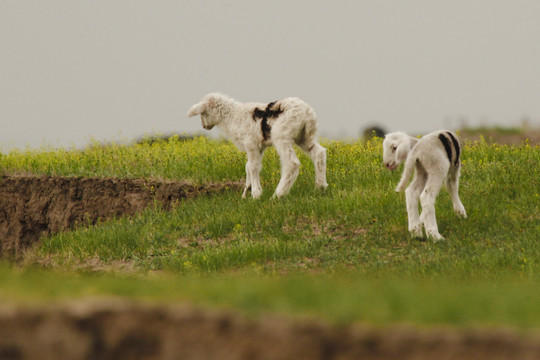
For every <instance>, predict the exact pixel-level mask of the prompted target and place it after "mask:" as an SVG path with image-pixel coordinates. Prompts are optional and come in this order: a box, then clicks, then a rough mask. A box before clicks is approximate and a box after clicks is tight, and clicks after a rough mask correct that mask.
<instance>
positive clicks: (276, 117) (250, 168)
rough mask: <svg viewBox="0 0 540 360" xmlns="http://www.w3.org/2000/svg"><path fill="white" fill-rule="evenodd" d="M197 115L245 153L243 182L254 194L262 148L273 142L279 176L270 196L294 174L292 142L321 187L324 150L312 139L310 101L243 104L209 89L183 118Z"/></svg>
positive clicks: (280, 191) (285, 190) (283, 188)
mask: <svg viewBox="0 0 540 360" xmlns="http://www.w3.org/2000/svg"><path fill="white" fill-rule="evenodd" d="M197 115H200V116H201V122H202V126H203V127H204V128H205V129H206V130H210V129H212V128H213V127H214V126H218V127H219V128H220V129H221V130H222V131H224V132H225V134H226V135H227V137H228V138H229V139H230V140H231V141H232V142H233V143H234V144H235V145H236V146H237V147H238V149H239V150H241V151H244V152H246V153H247V163H246V186H245V188H244V192H243V194H242V197H243V198H245V197H246V195H247V192H248V190H249V189H251V195H252V196H253V198H259V197H260V196H261V194H262V187H261V180H260V172H261V169H262V156H263V153H264V150H265V149H266V148H268V147H269V146H272V145H274V147H275V148H276V151H277V153H278V155H279V158H280V161H281V179H280V181H279V184H278V186H277V187H276V190H275V192H274V195H273V196H274V197H281V196H283V195H286V194H288V193H289V191H290V189H291V187H292V186H293V184H294V182H295V181H296V178H297V176H298V173H299V172H300V160H298V157H297V156H296V153H295V151H294V147H293V145H294V144H297V145H298V146H299V147H300V148H301V149H302V150H303V151H305V152H306V153H307V154H308V155H309V156H310V158H311V160H312V161H313V164H314V167H315V184H316V186H317V187H320V188H326V187H327V186H328V184H327V182H326V149H325V148H324V147H322V146H321V145H320V144H319V143H318V142H317V139H316V138H317V116H316V114H315V111H314V110H313V108H312V107H311V106H309V105H308V104H306V103H305V102H304V101H302V100H301V99H299V98H295V97H290V98H285V99H282V100H279V101H274V102H271V103H268V104H264V103H254V102H250V103H242V102H240V101H237V100H235V99H232V98H230V97H228V96H227V95H224V94H220V93H210V94H208V95H206V96H204V97H203V98H202V99H201V101H200V102H198V103H197V104H195V105H193V106H192V107H191V108H190V109H189V111H188V113H187V116H188V117H192V116H197Z"/></svg>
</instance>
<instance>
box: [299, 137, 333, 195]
mask: <svg viewBox="0 0 540 360" xmlns="http://www.w3.org/2000/svg"><path fill="white" fill-rule="evenodd" d="M302 149H303V150H304V151H305V152H306V153H308V154H309V157H310V158H311V161H313V167H314V168H315V185H316V186H317V187H319V188H322V189H326V188H327V187H328V183H327V182H326V149H325V148H324V147H322V146H321V145H320V144H319V143H316V142H315V143H313V144H312V145H311V147H310V148H307V146H306V145H303V146H302Z"/></svg>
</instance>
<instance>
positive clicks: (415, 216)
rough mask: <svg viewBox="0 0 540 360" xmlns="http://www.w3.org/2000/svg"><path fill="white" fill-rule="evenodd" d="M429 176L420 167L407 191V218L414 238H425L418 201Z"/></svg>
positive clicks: (417, 168)
mask: <svg viewBox="0 0 540 360" xmlns="http://www.w3.org/2000/svg"><path fill="white" fill-rule="evenodd" d="M426 180H427V174H426V172H425V170H424V169H423V168H422V167H421V166H420V165H418V166H417V167H416V173H415V175H414V179H413V181H412V182H411V184H410V185H409V186H408V187H407V189H406V190H405V199H406V202H407V217H408V219H409V232H410V233H411V236H412V237H418V238H421V237H423V233H422V221H421V220H420V215H419V212H418V201H419V199H420V194H421V193H422V190H423V189H424V186H425V185H426Z"/></svg>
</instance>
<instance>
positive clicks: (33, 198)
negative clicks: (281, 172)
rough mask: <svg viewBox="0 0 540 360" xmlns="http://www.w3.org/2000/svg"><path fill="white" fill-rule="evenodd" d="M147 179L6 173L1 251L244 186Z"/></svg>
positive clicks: (0, 205)
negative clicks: (75, 228) (62, 232)
mask: <svg viewBox="0 0 540 360" xmlns="http://www.w3.org/2000/svg"><path fill="white" fill-rule="evenodd" d="M240 187H241V184H239V183H233V182H231V183H219V184H210V185H202V186H195V185H192V184H190V183H187V182H172V181H156V180H143V179H115V178H80V177H48V176H2V177H1V178H0V256H2V255H8V254H9V255H17V254H18V253H20V252H21V251H22V250H24V249H25V248H27V247H28V246H30V245H32V244H34V243H36V242H37V241H38V240H39V237H40V236H41V235H44V234H49V233H55V232H58V231H61V230H66V229H70V228H73V227H74V226H76V225H77V224H88V223H89V224H94V223H96V222H97V221H99V220H104V219H108V218H112V217H115V216H122V215H132V214H134V213H136V212H138V211H140V210H142V209H144V208H146V207H147V206H149V205H153V204H155V203H156V202H157V203H159V204H160V205H161V206H163V207H164V208H166V209H168V208H170V207H171V206H174V205H175V204H176V203H177V202H179V201H181V200H182V199H184V198H188V197H194V196H198V195H201V194H211V193H216V192H222V191H224V190H226V189H229V188H240Z"/></svg>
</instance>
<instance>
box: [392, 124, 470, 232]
mask: <svg viewBox="0 0 540 360" xmlns="http://www.w3.org/2000/svg"><path fill="white" fill-rule="evenodd" d="M460 156H461V146H460V144H459V140H458V138H457V136H456V134H454V133H453V132H451V131H448V130H439V131H435V132H432V133H430V134H427V135H425V136H423V137H422V138H420V139H418V138H415V137H412V136H409V135H407V134H405V133H403V132H394V133H390V134H387V135H386V136H385V138H384V141H383V163H384V165H385V166H386V168H387V169H388V170H394V169H396V168H397V167H398V166H399V164H401V163H402V162H403V161H405V167H404V170H403V174H402V176H401V180H400V181H399V184H398V186H397V187H396V191H398V192H400V191H403V190H404V189H405V187H406V186H407V184H408V183H409V179H410V178H411V175H412V173H413V171H414V170H416V171H415V176H414V179H413V181H412V182H411V183H410V185H409V186H408V187H407V189H406V190H405V198H406V204H407V215H408V218H409V232H410V233H411V235H412V236H413V237H423V232H422V225H423V226H424V228H425V231H426V236H427V237H428V238H431V239H433V240H442V239H444V238H443V237H442V236H441V234H439V229H438V226H437V219H436V217H435V200H436V199H437V195H438V194H439V191H440V189H441V186H442V184H443V183H444V184H445V186H446V189H447V190H448V193H449V194H450V197H451V199H452V204H453V207H454V212H455V213H456V214H457V215H458V216H460V217H463V218H466V217H467V213H466V212H465V207H464V206H463V204H462V203H461V200H460V198H459V194H458V188H459V176H460V168H461V158H460ZM418 201H420V205H421V207H422V213H421V214H419V211H418Z"/></svg>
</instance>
